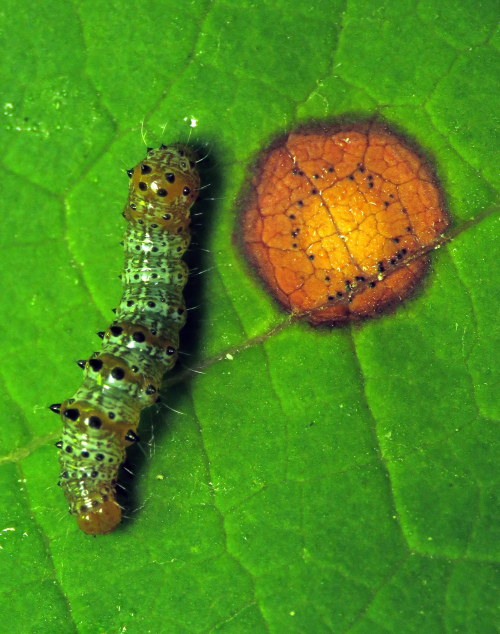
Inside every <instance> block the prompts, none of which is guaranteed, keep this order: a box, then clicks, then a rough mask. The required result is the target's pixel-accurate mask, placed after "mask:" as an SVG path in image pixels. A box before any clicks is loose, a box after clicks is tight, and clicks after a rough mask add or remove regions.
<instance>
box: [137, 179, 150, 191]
mask: <svg viewBox="0 0 500 634" xmlns="http://www.w3.org/2000/svg"><path fill="white" fill-rule="evenodd" d="M147 188H148V186H147V185H146V183H145V182H144V181H140V182H139V189H140V190H141V191H143V192H145V191H146V190H147Z"/></svg>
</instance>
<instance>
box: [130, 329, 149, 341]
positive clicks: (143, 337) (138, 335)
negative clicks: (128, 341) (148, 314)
mask: <svg viewBox="0 0 500 634" xmlns="http://www.w3.org/2000/svg"><path fill="white" fill-rule="evenodd" d="M132 339H133V340H134V341H137V343H142V342H143V341H146V335H145V334H144V333H143V332H139V331H138V332H134V334H133V335H132Z"/></svg>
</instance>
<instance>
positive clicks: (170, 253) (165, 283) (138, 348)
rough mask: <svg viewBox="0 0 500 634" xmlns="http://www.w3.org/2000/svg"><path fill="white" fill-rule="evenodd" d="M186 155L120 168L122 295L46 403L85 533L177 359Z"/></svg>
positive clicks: (116, 512) (110, 500)
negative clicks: (76, 382)
mask: <svg viewBox="0 0 500 634" xmlns="http://www.w3.org/2000/svg"><path fill="white" fill-rule="evenodd" d="M195 161H196V157H195V155H194V153H193V152H192V151H191V150H190V149H189V148H187V147H184V146H182V145H168V146H166V145H162V146H161V147H160V148H159V149H157V150H156V149H152V148H148V151H147V155H146V158H145V159H144V160H143V161H141V162H140V163H139V164H138V165H136V166H135V167H134V168H133V169H130V170H128V171H127V173H128V175H129V177H130V179H131V180H130V187H129V196H128V200H127V204H126V206H125V209H124V211H123V216H124V217H125V219H126V220H127V227H126V230H125V237H124V242H123V244H124V249H125V268H124V273H123V275H122V281H123V297H122V299H121V301H120V305H119V307H118V308H117V309H116V310H115V313H116V318H115V320H114V321H113V323H112V324H111V325H110V326H109V327H108V328H107V330H105V331H103V332H99V333H98V334H99V336H100V337H101V338H102V340H103V344H102V348H101V351H100V352H97V353H94V354H93V355H92V356H91V357H90V359H88V360H85V361H79V362H78V364H79V365H80V366H81V367H82V368H83V371H84V378H83V383H82V385H81V387H80V388H79V389H78V390H77V392H76V393H75V395H74V396H73V397H72V398H69V399H67V400H66V401H64V402H63V403H56V404H54V405H51V406H50V409H51V410H52V411H53V412H56V413H59V414H60V416H61V418H62V421H63V433H62V440H60V441H59V442H58V443H56V446H57V447H58V448H59V450H60V452H59V460H60V464H61V476H60V482H59V484H60V486H61V487H62V489H63V491H64V493H65V495H66V497H67V499H68V502H69V507H70V513H72V514H73V515H76V518H77V523H78V526H79V527H80V528H81V529H82V530H83V531H84V532H85V533H88V534H91V535H98V534H106V533H109V532H110V531H112V530H113V529H114V528H115V527H116V526H117V525H118V524H119V522H120V520H121V508H120V506H119V504H118V502H117V501H116V494H115V487H116V483H117V476H118V469H119V467H120V465H121V464H122V462H123V461H124V459H125V449H126V448H127V447H128V446H130V445H131V444H133V443H134V442H136V441H137V440H138V439H139V438H138V436H137V433H136V432H137V426H138V424H139V417H140V412H141V410H142V409H143V408H145V407H148V406H150V405H151V404H152V403H154V402H155V401H157V400H159V399H158V389H159V386H160V382H161V379H162V376H163V374H164V373H165V372H166V371H167V370H169V369H171V368H172V367H173V366H174V364H175V362H176V359H177V348H178V345H179V330H180V329H181V328H182V326H183V325H184V323H185V321H186V308H185V305H184V299H183V296H182V291H183V288H184V286H185V284H186V281H187V277H188V269H187V265H186V264H185V262H184V261H183V260H182V259H181V258H182V256H183V254H184V253H185V251H186V249H187V247H188V245H189V242H190V239H191V236H190V230H189V224H190V208H191V206H192V205H193V203H194V201H195V200H196V197H197V195H198V189H199V183H200V180H199V175H198V172H197V171H196V167H195Z"/></svg>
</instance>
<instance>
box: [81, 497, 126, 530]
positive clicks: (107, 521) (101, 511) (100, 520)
mask: <svg viewBox="0 0 500 634" xmlns="http://www.w3.org/2000/svg"><path fill="white" fill-rule="evenodd" d="M121 518H122V510H121V508H120V507H119V506H118V503H117V502H116V500H114V499H108V500H105V501H104V502H101V504H99V506H97V507H92V509H91V510H89V511H85V512H82V513H79V514H78V515H77V517H76V521H77V523H78V527H79V528H80V529H81V530H82V531H83V532H84V533H87V535H106V534H107V533H111V531H112V530H114V529H115V528H116V527H117V526H118V524H119V523H120V521H121Z"/></svg>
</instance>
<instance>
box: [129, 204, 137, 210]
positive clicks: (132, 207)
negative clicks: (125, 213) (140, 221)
mask: <svg viewBox="0 0 500 634" xmlns="http://www.w3.org/2000/svg"><path fill="white" fill-rule="evenodd" d="M130 209H133V210H134V211H135V210H136V209H137V205H136V204H135V203H130Z"/></svg>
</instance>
